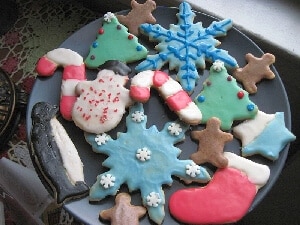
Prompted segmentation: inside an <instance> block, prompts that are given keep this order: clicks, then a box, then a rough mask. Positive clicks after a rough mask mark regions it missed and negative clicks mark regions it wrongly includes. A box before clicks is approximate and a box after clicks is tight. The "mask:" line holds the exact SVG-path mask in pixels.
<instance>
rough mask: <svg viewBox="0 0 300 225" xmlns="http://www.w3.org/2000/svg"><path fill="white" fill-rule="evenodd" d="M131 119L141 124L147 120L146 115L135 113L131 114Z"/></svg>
mask: <svg viewBox="0 0 300 225" xmlns="http://www.w3.org/2000/svg"><path fill="white" fill-rule="evenodd" d="M131 119H132V120H133V121H134V122H136V123H140V122H142V121H143V120H144V119H145V114H144V112H140V111H135V112H134V113H132V114H131Z"/></svg>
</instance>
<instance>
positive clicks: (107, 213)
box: [100, 193, 147, 225]
mask: <svg viewBox="0 0 300 225" xmlns="http://www.w3.org/2000/svg"><path fill="white" fill-rule="evenodd" d="M115 201H116V204H115V206H114V207H112V208H110V209H106V210H102V211H101V212H100V217H101V218H102V219H104V220H110V221H111V225H129V224H130V225H139V219H140V218H141V217H143V216H144V215H145V214H146V211H147V210H146V208H144V207H143V206H135V205H131V203H130V201H131V196H130V195H129V194H127V193H120V194H118V195H117V196H116V200H115Z"/></svg>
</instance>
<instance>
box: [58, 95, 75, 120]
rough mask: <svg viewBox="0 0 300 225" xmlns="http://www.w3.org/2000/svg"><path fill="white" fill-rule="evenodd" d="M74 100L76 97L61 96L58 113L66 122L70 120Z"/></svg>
mask: <svg viewBox="0 0 300 225" xmlns="http://www.w3.org/2000/svg"><path fill="white" fill-rule="evenodd" d="M76 99H77V97H76V96H61V99H60V113H61V115H62V116H63V118H65V119H66V120H72V108H73V105H74V103H75V101H76Z"/></svg>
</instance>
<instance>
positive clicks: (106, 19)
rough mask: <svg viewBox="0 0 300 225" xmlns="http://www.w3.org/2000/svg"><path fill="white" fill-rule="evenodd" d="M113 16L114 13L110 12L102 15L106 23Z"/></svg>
mask: <svg viewBox="0 0 300 225" xmlns="http://www.w3.org/2000/svg"><path fill="white" fill-rule="evenodd" d="M113 18H115V14H113V13H112V12H108V13H106V14H105V15H104V17H103V19H104V20H105V21H106V22H108V23H110V22H111V20H112V19H113Z"/></svg>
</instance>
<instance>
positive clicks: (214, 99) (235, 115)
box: [195, 60, 258, 130]
mask: <svg viewBox="0 0 300 225" xmlns="http://www.w3.org/2000/svg"><path fill="white" fill-rule="evenodd" d="M195 103H196V105H197V106H198V107H199V109H200V111H201V113H202V121H201V123H203V124H205V123H206V122H207V121H208V120H209V119H210V118H212V117H217V118H219V119H220V120H221V129H222V130H229V129H230V128H231V126H232V123H233V121H234V120H244V119H252V118H254V117H255V115H256V113H257V111H258V107H257V106H256V105H255V104H254V103H253V102H251V101H250V99H249V94H248V92H247V91H245V90H243V89H242V88H240V87H239V86H238V84H237V82H236V80H235V79H234V78H233V77H232V76H230V75H229V74H228V73H227V70H226V68H225V67H224V63H223V62H222V61H219V60H217V61H215V62H214V63H213V65H212V66H211V68H210V74H209V77H208V78H207V79H206V81H205V82H204V84H203V90H202V91H201V92H200V93H199V95H198V96H197V97H196V98H195Z"/></svg>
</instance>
